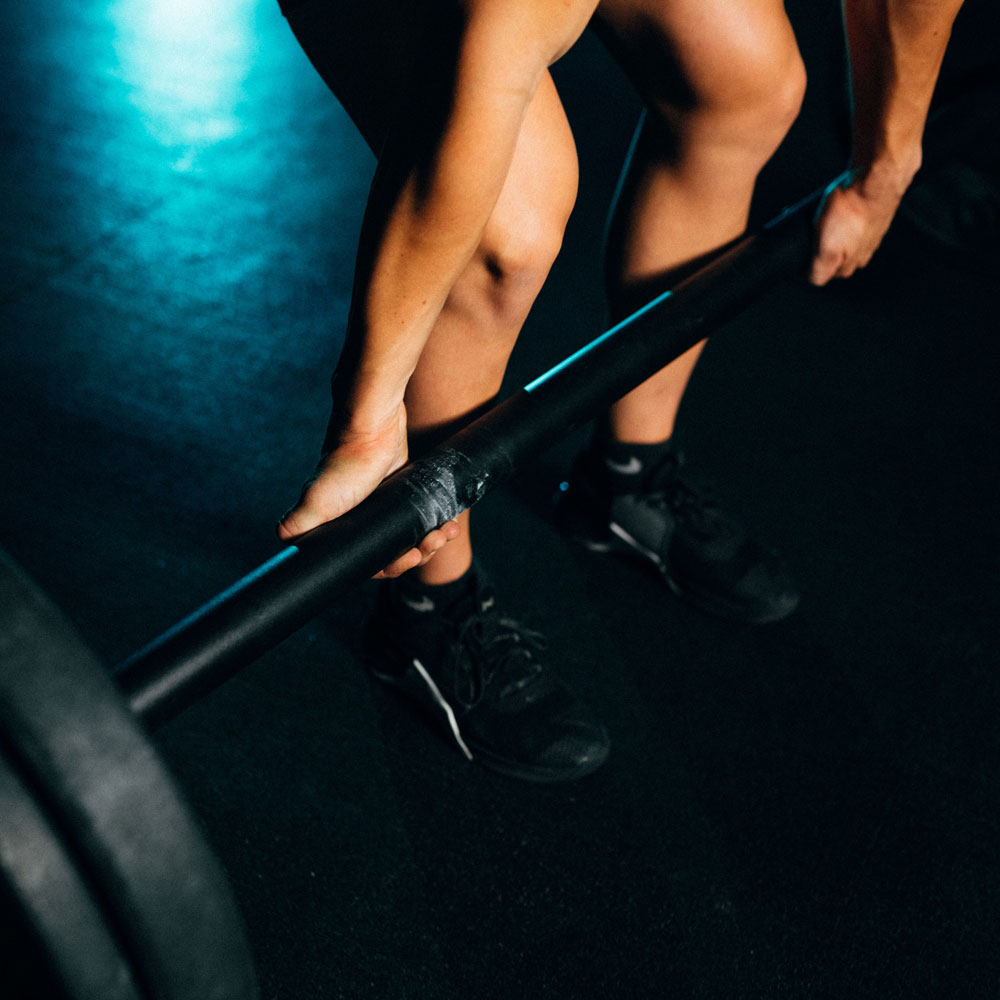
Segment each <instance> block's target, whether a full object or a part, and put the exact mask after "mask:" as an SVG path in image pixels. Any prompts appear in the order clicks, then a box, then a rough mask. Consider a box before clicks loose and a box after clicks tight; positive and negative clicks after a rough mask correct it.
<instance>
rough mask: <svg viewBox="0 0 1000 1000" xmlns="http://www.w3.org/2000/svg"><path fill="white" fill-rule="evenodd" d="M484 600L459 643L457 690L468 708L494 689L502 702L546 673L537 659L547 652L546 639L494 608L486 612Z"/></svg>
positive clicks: (463, 629)
mask: <svg viewBox="0 0 1000 1000" xmlns="http://www.w3.org/2000/svg"><path fill="white" fill-rule="evenodd" d="M483 598H484V595H483V594H482V593H478V594H477V595H476V605H475V607H476V610H475V611H474V612H473V613H472V614H470V615H469V616H468V618H466V620H465V621H464V622H463V623H462V626H461V629H460V630H459V633H458V637H457V639H456V641H455V649H454V656H455V660H454V663H455V671H456V677H455V681H456V683H455V690H456V693H457V694H458V695H459V697H460V698H461V700H462V701H463V703H464V704H465V706H466V707H467V708H471V707H472V706H473V705H475V704H477V703H478V702H479V701H480V700H482V698H483V697H484V695H485V694H486V693H487V691H489V690H491V689H493V690H496V692H497V696H498V697H500V698H506V697H508V696H510V695H512V694H515V693H517V692H519V691H523V690H524V689H525V688H526V687H528V685H530V684H532V683H533V682H534V681H536V680H537V679H538V677H539V676H540V675H541V673H542V666H541V664H540V663H539V662H538V661H537V660H536V659H535V653H536V652H540V651H541V650H542V649H544V648H545V642H544V639H543V638H542V636H541V635H540V634H539V633H537V632H533V631H532V630H531V629H527V628H525V627H524V626H523V625H520V624H519V623H518V622H516V621H514V620H512V619H510V618H503V617H501V616H500V615H499V614H497V613H495V612H493V611H492V610H491V609H490V608H487V609H486V610H483ZM496 685H500V686H499V687H497V686H496ZM463 689H464V690H463Z"/></svg>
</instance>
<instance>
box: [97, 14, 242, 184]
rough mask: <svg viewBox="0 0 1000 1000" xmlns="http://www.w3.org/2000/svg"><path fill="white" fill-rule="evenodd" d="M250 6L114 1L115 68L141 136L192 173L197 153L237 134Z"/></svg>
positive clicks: (113, 71) (110, 17) (111, 17)
mask: <svg viewBox="0 0 1000 1000" xmlns="http://www.w3.org/2000/svg"><path fill="white" fill-rule="evenodd" d="M256 6H257V0H213V2H206V0H115V2H113V3H111V4H110V5H109V7H108V10H107V17H108V20H109V21H110V22H111V24H112V25H113V27H114V39H113V46H114V52H115V56H116V58H117V65H114V66H112V67H110V68H109V71H108V72H109V73H110V74H111V75H112V76H115V77H117V78H118V79H119V80H120V81H121V82H122V83H123V84H124V85H125V86H126V88H127V91H128V100H129V102H130V103H131V104H132V105H133V107H134V108H135V109H136V110H137V111H138V113H139V117H140V121H141V123H142V126H143V127H144V129H145V130H146V132H147V133H148V134H149V135H150V136H151V137H152V138H153V139H155V140H156V142H157V143H159V144H160V145H161V146H164V147H167V148H168V149H170V150H172V151H173V153H174V158H173V160H172V166H173V169H174V170H176V171H179V172H182V173H187V172H190V171H192V170H195V169H196V167H197V159H198V153H199V152H200V151H201V150H202V149H205V148H207V147H209V146H212V145H214V144H215V143H218V142H222V141H225V140H227V139H231V138H233V137H234V136H236V135H238V134H239V133H240V132H241V131H242V129H243V120H242V118H241V114H240V105H241V102H242V100H243V97H244V88H243V83H244V81H245V80H246V78H247V76H248V74H249V72H250V68H251V66H252V63H253V57H254V54H255V51H256V45H257V41H256V32H255V26H254V13H255V8H256Z"/></svg>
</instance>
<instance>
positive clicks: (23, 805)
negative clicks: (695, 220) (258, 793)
mask: <svg viewBox="0 0 1000 1000" xmlns="http://www.w3.org/2000/svg"><path fill="white" fill-rule="evenodd" d="M843 179H844V178H843V177H842V178H838V179H837V180H836V181H834V182H833V183H834V184H836V183H841V182H842V181H843ZM821 197H822V192H817V193H815V194H813V195H811V196H810V197H809V198H806V199H804V200H803V201H802V202H800V203H799V204H798V205H796V206H794V207H793V208H790V209H788V210H786V211H785V212H783V213H782V214H781V215H780V216H778V217H777V218H776V219H774V220H773V221H772V222H770V223H769V224H767V225H766V226H764V227H762V228H761V229H760V230H759V231H757V232H756V233H753V234H751V235H749V236H747V237H745V238H743V239H741V240H739V241H738V242H737V243H736V244H735V245H733V246H731V247H730V248H729V249H727V250H725V251H724V252H722V253H720V254H719V255H718V256H717V257H716V258H715V259H713V260H712V261H711V262H710V263H708V264H707V265H706V266H704V267H703V268H701V269H699V270H698V271H697V272H695V273H694V274H692V275H691V276H690V277H688V278H686V279H685V280H684V281H683V282H681V283H679V284H678V285H677V286H676V287H674V288H673V289H671V290H670V291H666V292H664V293H663V294H661V295H659V296H657V297H656V298H654V299H653V300H652V301H651V302H650V303H649V304H648V305H646V306H645V307H644V308H642V309H640V310H639V311H638V312H636V313H635V314H633V315H632V316H630V317H629V318H627V319H626V320H624V321H623V322H621V323H619V324H618V325H616V326H614V327H613V328H612V329H610V330H608V331H607V332H606V333H604V334H603V335H601V336H600V337H598V338H597V339H596V340H594V341H592V342H591V343H589V344H587V345H586V346H585V347H583V348H581V349H580V350H579V351H577V352H575V353H574V354H573V355H571V356H570V357H568V358H566V359H565V360H564V361H562V362H561V363H560V364H558V365H556V366H555V367H554V368H552V369H550V370H549V371H548V372H546V373H545V374H544V375H542V376H541V377H540V378H537V379H535V380H534V381H533V382H531V383H529V384H528V385H527V386H525V387H524V388H523V389H521V390H520V391H519V392H517V393H515V394H514V395H513V396H511V397H509V398H508V399H507V400H505V401H504V402H503V403H501V404H500V405H498V406H496V407H495V408H494V409H492V410H490V411H489V412H488V413H486V414H484V415H483V416H481V417H480V418H478V419H477V420H475V421H474V422H472V423H470V424H469V425H468V426H467V427H465V428H464V429H463V430H461V431H460V432H459V433H458V434H456V435H455V436H453V437H452V438H450V439H449V440H448V441H446V442H445V443H444V444H442V445H440V446H438V447H437V448H435V449H434V450H433V451H431V452H429V453H428V454H427V455H425V456H424V457H422V458H420V459H419V460H417V461H415V462H413V463H411V464H410V465H408V466H407V467H406V468H404V469H402V470H400V471H399V472H398V473H396V474H395V475H393V476H392V477H390V478H389V479H387V480H386V481H385V482H384V483H383V484H382V485H381V486H379V488H378V489H377V490H375V492H374V493H372V494H371V495H370V496H369V497H368V498H367V499H366V500H365V501H364V502H362V503H361V504H360V505H358V506H357V507H356V508H354V509H353V510H351V511H349V512H348V513H346V514H344V515H343V516H342V517H340V518H338V519H337V520H335V521H332V522H330V523H328V524H325V525H322V526H320V527H318V528H316V529H314V530H313V531H311V532H309V533H308V534H307V535H304V536H303V537H301V538H300V539H298V540H297V541H296V542H295V544H294V545H289V546H288V547H286V548H285V549H283V550H282V551H281V552H279V553H278V554H277V555H276V556H275V557H274V558H272V559H270V560H269V561H267V562H266V563H264V564H263V565H261V566H259V567H258V568H257V569H255V570H253V571H252V572H251V573H249V574H248V575H246V576H245V577H243V578H242V579H241V580H239V581H238V582H237V583H235V584H234V585H233V586H231V587H230V588H228V589H227V590H226V591H224V592H223V593H221V594H219V595H218V596H217V597H215V598H213V599H212V600H210V601H208V602H207V603H206V604H205V605H204V606H203V607H201V608H199V609H198V610H197V611H195V612H194V613H193V614H191V615H190V616H188V617H187V618H185V619H184V620H183V621H181V622H180V623H179V624H177V625H175V626H174V627H173V628H170V629H169V630H168V631H166V632H164V633H163V634H162V635H161V636H160V637H159V638H157V639H155V640H154V641H153V642H151V643H150V644H149V645H147V646H146V647H145V648H143V649H141V650H139V651H138V652H137V653H136V654H134V655H133V656H131V657H129V658H128V659H127V660H126V661H125V662H124V663H122V664H121V665H120V666H119V667H118V668H116V669H115V671H114V672H113V675H114V680H112V678H111V676H109V674H108V672H107V670H106V669H104V668H103V667H102V665H101V664H100V663H99V662H98V661H97V659H96V658H95V657H94V656H93V654H92V653H91V652H90V651H89V650H88V649H87V647H86V646H85V644H84V643H83V642H82V641H81V640H80V638H79V637H78V636H77V635H76V633H75V631H74V630H73V629H72V627H71V626H70V625H69V623H68V622H67V621H66V620H65V619H64V618H63V616H62V615H61V614H60V613H59V612H58V611H57V610H56V609H55V607H54V606H53V605H52V604H51V603H50V602H49V601H48V600H47V599H46V598H45V597H44V595H42V594H41V592H40V591H39V590H38V589H37V588H36V587H35V586H34V585H33V584H32V582H31V581H30V580H28V579H27V578H26V577H25V576H24V574H23V573H22V572H21V571H20V570H19V569H18V567H16V566H15V565H14V564H13V563H12V562H11V561H10V560H9V559H7V558H6V557H3V558H0V607H2V608H3V609H4V620H3V625H2V627H0V918H3V926H4V927H5V928H7V927H9V928H10V931H9V932H8V933H6V934H5V935H2V936H0V961H2V964H0V968H3V969H4V970H5V974H6V975H7V976H8V978H9V981H10V982H13V983H14V984H15V992H14V995H16V996H19V997H20V996H24V997H31V996H39V997H42V996H44V997H46V998H60V997H66V998H72V1000H82V998H89V1000H93V998H101V1000H119V998H120V1000H133V998H154V1000H161V998H163V1000H242V998H252V997H255V996H256V994H257V987H256V980H255V976H254V972H253V964H252V961H251V955H250V948H249V945H248V942H247V939H246V933H245V930H244V927H243V923H242V920H241V917H240V914H239V911H238V907H237V905H236V902H235V900H234V898H233V895H232V891H231V889H230V887H229V885H228V883H227V881H226V878H225V875H224V873H223V871H222V869H221V866H220V864H219V862H218V861H217V860H216V858H215V857H214V856H213V854H212V852H211V851H210V849H209V848H208V846H207V844H206V843H205V841H204V838H203V836H202V834H201V833H200V830H199V828H198V825H197V822H196V820H195V819H194V817H193V816H192V815H191V813H190V810H189V809H188V807H187V805H186V804H185V803H184V800H183V797H182V795H181V793H180V792H179V791H178V789H177V787H176V786H175V783H174V781H173V779H172V777H171V776H170V774H169V773H168V770H167V768H166V766H165V765H164V764H163V763H162V761H161V760H160V758H159V756H158V754H157V753H156V751H155V750H154V748H153V747H152V745H151V743H150V741H149V739H148V737H147V735H146V730H151V729H155V728H156V727H157V726H160V725H162V724H163V723H164V722H166V721H167V720H169V719H171V718H173V717H174V716H175V715H177V714H178V713H179V712H181V711H183V710H184V709H185V708H186V707H188V706H189V705H191V704H193V703H194V702H195V701H196V700H198V699H200V698H201V697H203V696H204V695H205V694H207V693H208V692H209V691H211V690H212V689H214V688H215V687H216V686H218V685H219V684H221V683H222V682H223V681H225V680H226V679H227V678H229V677H230V676H232V675H233V674H235V673H236V672H237V671H238V670H239V669H241V668H242V667H243V666H245V665H247V664H248V663H250V662H252V661H253V660H254V659H255V658H256V657H258V656H259V655H261V654H262V653H263V652H265V651H266V650H268V649H270V648H272V647H273V646H275V645H277V644H278V643H279V642H281V641H282V640H283V639H284V638H286V637H287V636H288V635H290V634H291V633H292V632H294V631H295V630H296V629H298V628H299V627H300V626H301V625H303V624H305V623H306V622H307V621H308V620H309V619H310V618H312V617H313V616H315V615H316V614H317V613H318V612H319V611H321V610H322V609H323V608H324V607H325V606H327V605H328V603H329V601H330V600H331V598H332V597H333V596H334V595H335V594H337V593H338V592H341V591H343V590H344V589H346V588H348V587H350V586H352V585H357V584H360V583H361V582H362V581H363V580H365V579H367V578H368V577H370V576H371V575H372V574H373V573H375V572H376V571H377V570H378V569H379V568H380V567H382V566H384V565H386V564H388V563H389V562H390V561H392V560H393V559H394V558H395V557H396V556H398V555H399V554H400V553H402V552H404V551H406V550H407V549H409V548H412V547H413V546H414V545H416V544H417V543H418V542H419V541H420V539H421V538H423V536H424V535H425V534H426V533H427V532H428V531H430V530H431V529H433V528H436V527H439V526H440V525H441V524H443V523H444V522H445V521H447V520H449V519H450V518H452V517H454V516H455V515H457V514H459V513H461V512H462V511H463V510H465V509H467V508H469V507H471V506H472V505H473V504H474V503H475V502H476V501H478V500H480V499H481V498H482V497H483V496H485V495H486V493H488V492H489V491H490V490H492V489H493V488H495V487H496V486H497V485H499V484H500V483H502V482H503V481H504V480H506V479H508V478H509V477H510V476H511V475H512V474H513V472H514V471H515V469H516V468H517V467H518V466H519V465H520V464H522V463H523V462H524V461H525V460H526V459H528V458H530V457H533V456H535V455H537V454H539V453H540V452H542V451H543V450H544V449H546V448H547V447H549V446H550V445H552V444H554V443H556V442H557V441H559V440H560V439H561V438H563V437H565V436H566V435H567V434H568V433H569V432H570V431H571V430H573V429H574V428H575V427H577V426H579V425H580V424H582V423H583V422H585V421H586V420H588V419H590V418H592V417H593V416H594V415H595V414H596V413H597V412H598V411H599V410H600V409H601V408H602V407H605V406H607V405H609V404H610V403H612V402H613V401H614V400H616V399H618V398H619V397H621V396H622V395H624V394H625V393H626V392H628V391H629V390H630V389H632V388H634V387H635V386H636V385H638V384H639V383H641V382H643V381H644V380H645V379H646V378H648V377H649V376H650V375H652V374H653V373H654V372H656V371H658V370H659V369H660V368H662V367H663V366H664V365H666V364H668V363H669V362H670V361H672V360H674V359H675V358H677V357H678V356H679V355H681V354H682V353H684V351H686V350H687V349H688V348H690V347H692V346H693V345H695V344H696V343H698V342H699V341H700V340H702V339H703V338H705V337H706V336H708V334H709V333H711V332H712V331H713V330H715V329H716V328H718V327H719V326H721V325H722V324H723V323H725V322H726V321H728V320H729V319H731V318H733V317H735V316H736V315H737V314H738V313H739V312H740V311H741V310H743V309H744V308H745V307H746V306H747V305H749V304H750V303H751V302H752V301H753V300H754V299H756V298H757V297H759V296H760V295H761V294H762V293H763V292H764V291H765V290H767V289H769V288H771V287H773V286H774V285H775V284H776V283H777V282H779V281H780V280H783V279H785V278H787V277H790V276H793V275H794V274H795V272H797V271H802V272H804V270H805V266H806V264H807V262H808V260H809V257H810V254H811V248H812V240H813V235H812V219H813V215H814V212H815V209H816V208H817V205H818V204H819V202H820V199H821ZM0 555H2V553H0ZM4 950H6V952H7V954H4V953H3V951H4Z"/></svg>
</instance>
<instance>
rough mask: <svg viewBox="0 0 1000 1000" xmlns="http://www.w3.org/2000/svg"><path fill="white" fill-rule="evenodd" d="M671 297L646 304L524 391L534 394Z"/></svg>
mask: <svg viewBox="0 0 1000 1000" xmlns="http://www.w3.org/2000/svg"><path fill="white" fill-rule="evenodd" d="M671 295H673V292H670V291H666V292H664V293H663V294H662V295H658V296H657V297H656V298H655V299H653V301H652V302H648V303H646V305H644V306H643V307H642V308H641V309H639V310H637V311H636V312H634V313H632V315H631V316H628V317H626V318H625V319H623V320H622V321H621V322H620V323H619V324H617V325H616V326H613V327H611V329H610V330H608V331H607V333H602V334H601V335H600V336H599V337H598V338H597V339H596V340H592V341H591V342H590V343H589V344H585V345H584V346H583V347H581V348H580V350H578V351H576V352H574V353H573V354H571V355H570V356H569V357H568V358H566V359H565V360H563V361H560V362H559V364H557V365H556V366H555V367H554V368H550V369H549V370H548V371H547V372H545V374H544V375H539V376H538V378H536V379H535V380H534V382H529V383H528V384H527V385H526V386H525V387H524V391H525V392H534V391H535V389H537V388H538V387H539V386H541V385H542V384H543V383H545V382H548V380H549V379H550V378H552V377H553V376H554V375H558V374H559V372H561V371H562V370H563V369H564V368H568V367H569V366H570V365H571V364H573V362H574V361H576V360H577V359H579V358H582V357H583V356H584V355H585V354H589V353H590V352H591V351H592V350H594V349H595V348H596V347H597V346H598V345H599V344H603V343H604V342H605V341H606V340H610V339H611V337H613V336H614V335H615V334H616V333H618V331H619V330H621V329H622V328H623V327H626V326H629V325H630V324H631V323H632V321H633V320H635V319H638V317H640V316H642V315H643V314H644V313H648V312H649V311H650V310H651V309H656V308H657V307H658V306H659V305H660V304H661V303H663V302H666V301H667V299H669V298H670V296H671Z"/></svg>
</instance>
